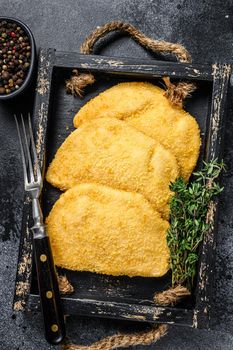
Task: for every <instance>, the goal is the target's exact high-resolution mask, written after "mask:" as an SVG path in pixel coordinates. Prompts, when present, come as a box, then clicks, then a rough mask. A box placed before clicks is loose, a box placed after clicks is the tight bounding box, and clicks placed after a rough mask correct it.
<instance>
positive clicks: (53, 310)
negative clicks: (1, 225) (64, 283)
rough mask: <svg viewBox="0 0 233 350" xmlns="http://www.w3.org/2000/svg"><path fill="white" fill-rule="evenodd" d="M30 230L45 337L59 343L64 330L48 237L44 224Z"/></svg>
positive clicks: (63, 336) (50, 341)
mask: <svg viewBox="0 0 233 350" xmlns="http://www.w3.org/2000/svg"><path fill="white" fill-rule="evenodd" d="M32 232H33V245H34V255H35V262H36V270H37V280H38V287H39V293H40V301H41V309H42V314H43V319H44V329H45V338H46V339H47V341H48V342H49V343H51V344H59V343H60V342H61V341H62V340H63V339H64V338H65V333H66V332H65V322H64V315H63V311H62V304H61V300H60V294H59V288H58V281H57V274H56V270H55V266H54V262H53V256H52V251H51V247H50V242H49V237H48V236H47V235H46V228H45V226H44V225H40V226H39V227H32Z"/></svg>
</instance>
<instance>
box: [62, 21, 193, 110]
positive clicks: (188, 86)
mask: <svg viewBox="0 0 233 350" xmlns="http://www.w3.org/2000/svg"><path fill="white" fill-rule="evenodd" d="M115 30H120V31H122V32H125V33H127V34H129V35H130V36H131V37H132V38H133V39H134V40H135V41H137V42H138V43H139V44H140V45H142V46H143V47H145V48H147V49H149V50H151V51H153V52H161V53H170V54H173V55H175V56H176V58H177V59H178V60H179V61H180V62H188V63H191V61H192V59H191V56H190V54H189V52H188V51H187V50H186V48H185V47H184V46H182V45H181V44H174V43H170V42H167V41H163V40H156V39H151V38H149V37H147V36H146V35H145V34H144V33H142V32H141V31H139V30H138V29H137V28H135V27H134V26H132V25H131V24H128V23H123V22H110V23H107V24H105V25H103V26H101V27H98V28H96V29H95V30H94V31H93V32H92V33H91V34H90V35H89V36H88V37H87V38H86V39H85V41H84V42H83V44H82V45H81V47H80V52H81V53H83V54H91V53H92V52H93V50H94V45H95V44H96V42H97V41H98V40H99V39H100V38H102V37H104V36H105V35H106V34H108V33H110V32H113V31H115ZM94 82H95V78H94V76H93V75H92V74H91V73H79V72H78V71H77V70H73V75H72V76H71V78H70V79H69V80H67V81H66V89H67V92H68V93H71V94H73V95H78V96H80V97H81V96H82V94H83V89H84V88H85V87H86V86H87V85H91V84H93V83H94ZM164 82H165V84H166V87H167V91H166V93H165V95H166V96H167V98H168V99H169V100H170V102H171V103H172V104H173V105H176V106H182V103H183V100H184V99H185V98H186V97H187V96H189V95H190V94H191V92H193V91H194V90H195V85H194V84H193V83H187V82H178V83H177V84H172V83H171V82H170V79H169V78H168V77H166V78H165V79H164Z"/></svg>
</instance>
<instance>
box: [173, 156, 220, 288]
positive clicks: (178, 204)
mask: <svg viewBox="0 0 233 350" xmlns="http://www.w3.org/2000/svg"><path fill="white" fill-rule="evenodd" d="M203 163H204V164H203V169H202V170H201V171H198V172H195V173H193V177H194V179H193V181H192V182H191V183H188V184H187V183H186V182H185V181H184V180H183V179H181V178H179V179H177V180H176V181H175V182H174V183H172V184H171V190H172V191H173V192H174V196H173V197H172V199H171V202H170V210H171V226H170V228H169V230H168V234H167V242H168V246H169V248H170V256H171V269H172V285H173V286H174V285H176V284H183V285H185V286H186V287H188V288H191V286H192V284H193V280H194V277H195V273H196V263H197V260H198V254H197V248H198V246H199V244H200V243H201V242H202V240H203V237H204V235H205V234H206V233H207V232H208V230H209V229H210V227H211V224H212V223H211V222H207V220H206V215H207V211H208V206H209V204H210V202H211V200H212V199H213V197H214V196H216V195H218V194H219V193H221V192H222V190H223V188H222V187H220V185H219V184H218V183H217V182H216V181H215V180H216V179H217V178H218V176H219V174H220V173H221V171H222V169H223V168H224V164H223V162H221V163H218V162H217V161H216V160H213V161H211V162H209V163H205V162H203Z"/></svg>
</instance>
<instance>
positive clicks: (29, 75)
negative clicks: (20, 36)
mask: <svg viewBox="0 0 233 350" xmlns="http://www.w3.org/2000/svg"><path fill="white" fill-rule="evenodd" d="M0 21H7V22H14V23H16V24H18V25H19V27H21V28H22V29H23V30H24V32H25V34H26V35H27V37H28V38H29V41H30V45H31V62H30V67H29V70H28V72H27V76H26V78H25V79H24V82H23V84H22V85H21V86H20V88H19V89H18V90H15V91H13V92H12V93H10V94H5V95H0V101H3V100H4V101H5V100H10V99H12V98H14V97H18V96H19V95H21V94H23V93H24V92H25V90H27V89H28V87H29V85H30V83H31V82H32V80H33V75H34V74H33V73H34V70H35V66H36V45H35V40H34V37H33V34H32V32H31V31H30V29H29V28H28V26H27V25H26V24H24V23H23V22H21V21H20V20H18V19H15V18H11V17H1V16H0Z"/></svg>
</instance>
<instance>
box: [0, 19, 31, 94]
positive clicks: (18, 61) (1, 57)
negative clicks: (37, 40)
mask: <svg viewBox="0 0 233 350" xmlns="http://www.w3.org/2000/svg"><path fill="white" fill-rule="evenodd" d="M30 63H31V45H30V41H29V38H28V36H27V35H26V33H25V32H24V30H23V29H22V28H21V27H20V26H18V25H17V24H16V23H14V22H11V21H6V20H4V21H0V95H5V94H10V93H11V92H13V91H15V90H17V89H19V88H20V86H21V85H22V84H23V82H24V80H25V78H26V76H27V72H28V69H29V67H30Z"/></svg>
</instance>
